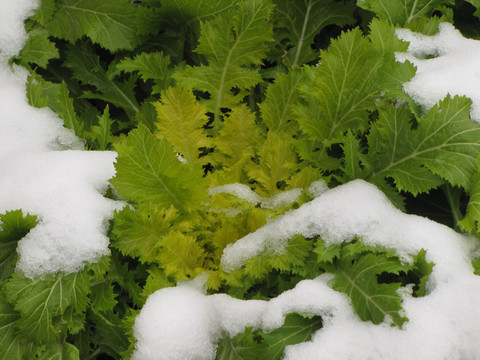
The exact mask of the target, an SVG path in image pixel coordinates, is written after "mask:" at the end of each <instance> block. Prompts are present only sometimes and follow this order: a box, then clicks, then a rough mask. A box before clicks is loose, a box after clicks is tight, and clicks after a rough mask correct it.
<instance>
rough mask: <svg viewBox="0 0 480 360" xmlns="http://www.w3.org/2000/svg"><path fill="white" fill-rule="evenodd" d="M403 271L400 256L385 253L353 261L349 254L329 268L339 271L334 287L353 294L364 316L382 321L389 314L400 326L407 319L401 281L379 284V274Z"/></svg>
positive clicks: (334, 271)
mask: <svg viewBox="0 0 480 360" xmlns="http://www.w3.org/2000/svg"><path fill="white" fill-rule="evenodd" d="M401 270H402V264H401V263H400V262H399V261H398V260H397V259H395V258H391V257H387V256H385V255H382V254H367V255H364V256H361V257H360V258H359V259H357V260H355V261H354V262H353V264H352V259H351V257H349V256H346V257H343V258H342V259H341V260H340V261H339V262H338V263H336V264H335V266H334V267H330V268H329V272H332V273H334V274H335V277H334V279H333V280H332V282H331V286H332V287H333V289H335V290H337V291H341V292H343V293H345V294H347V295H348V296H349V297H350V299H351V300H352V305H353V308H354V309H355V312H356V313H357V314H358V316H359V317H360V319H362V320H363V321H372V322H373V323H374V324H379V323H381V322H383V321H384V320H385V316H389V317H391V319H392V321H393V323H394V324H395V325H397V326H398V327H401V326H402V324H403V322H404V321H405V320H406V319H405V318H404V317H403V316H402V315H401V313H400V311H401V309H402V297H401V296H400V295H399V294H398V293H397V290H398V289H399V288H400V285H401V284H399V283H392V284H379V283H378V281H377V275H380V274H381V273H383V272H387V273H394V274H398V272H399V271H401Z"/></svg>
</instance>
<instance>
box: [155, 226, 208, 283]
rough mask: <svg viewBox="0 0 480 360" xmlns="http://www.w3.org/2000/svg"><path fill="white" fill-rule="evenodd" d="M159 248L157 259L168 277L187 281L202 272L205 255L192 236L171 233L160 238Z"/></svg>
mask: <svg viewBox="0 0 480 360" xmlns="http://www.w3.org/2000/svg"><path fill="white" fill-rule="evenodd" d="M160 246H161V251H160V253H159V254H158V257H157V259H158V262H159V263H160V264H161V265H162V267H163V268H164V270H165V274H167V275H168V276H170V275H171V276H174V277H175V279H176V280H177V281H178V280H187V279H188V278H190V277H192V278H193V276H194V275H197V274H199V273H200V272H202V271H203V269H202V266H203V263H204V261H205V256H206V254H205V251H204V250H203V249H202V248H201V247H200V245H199V244H198V243H197V242H196V239H195V238H194V237H193V236H189V235H185V234H182V233H180V232H171V233H169V234H167V235H165V236H163V237H162V239H161V240H160Z"/></svg>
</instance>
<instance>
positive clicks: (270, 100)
mask: <svg viewBox="0 0 480 360" xmlns="http://www.w3.org/2000/svg"><path fill="white" fill-rule="evenodd" d="M303 77H304V74H303V73H302V72H301V71H299V70H296V71H291V72H289V73H288V74H280V75H279V76H278V77H277V78H276V79H275V82H274V83H273V84H270V85H269V87H268V88H267V90H266V92H265V101H264V102H262V103H261V104H260V111H261V113H262V118H263V121H264V122H265V124H266V125H267V126H268V128H269V129H270V130H271V131H277V132H281V131H283V132H286V133H295V130H296V128H297V127H298V125H297V124H296V122H294V121H293V119H294V118H295V115H294V113H293V111H292V106H293V105H294V104H296V103H297V102H298V88H299V85H300V84H301V82H302V79H303Z"/></svg>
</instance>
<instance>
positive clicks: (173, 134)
mask: <svg viewBox="0 0 480 360" xmlns="http://www.w3.org/2000/svg"><path fill="white" fill-rule="evenodd" d="M154 105H155V108H156V110H157V114H158V122H157V123H156V126H157V129H158V130H157V132H156V135H158V136H159V137H160V138H162V137H164V138H166V139H167V140H168V142H169V143H170V144H171V145H172V146H173V148H174V149H175V151H177V152H178V153H180V154H181V155H182V156H183V158H184V159H185V160H187V162H188V163H195V162H198V163H202V162H205V161H204V160H205V158H199V153H200V150H199V149H200V148H202V147H208V146H209V145H210V140H209V139H208V138H207V135H206V134H205V133H204V131H203V128H204V126H205V125H206V123H207V121H208V118H207V115H206V112H207V110H206V108H205V106H203V105H200V104H199V103H198V102H197V100H196V99H195V95H193V94H192V92H191V91H186V90H183V89H181V88H179V87H171V88H168V89H167V90H165V91H164V92H163V93H162V99H161V102H156V103H155V104H154Z"/></svg>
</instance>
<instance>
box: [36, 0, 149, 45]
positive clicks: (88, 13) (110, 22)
mask: <svg viewBox="0 0 480 360" xmlns="http://www.w3.org/2000/svg"><path fill="white" fill-rule="evenodd" d="M55 10H56V11H52V8H51V7H50V8H48V11H47V9H45V8H43V9H42V13H41V16H37V19H38V20H39V21H40V23H41V24H42V25H44V26H45V27H46V28H47V29H48V30H49V31H50V32H51V33H52V34H53V35H54V36H56V37H58V38H60V39H65V40H68V41H70V42H71V43H75V41H77V40H78V39H80V38H81V37H82V36H84V35H86V36H88V37H89V38H90V39H91V40H92V41H93V42H95V43H98V44H100V45H101V46H102V47H104V48H105V49H108V50H111V51H117V50H120V49H128V50H133V49H134V48H135V47H136V46H137V45H139V44H140V43H141V41H142V39H141V38H140V37H139V36H137V34H136V27H135V23H134V21H135V11H134V8H133V7H132V6H131V5H130V2H129V1H128V0H116V1H113V2H112V1H102V2H98V1H96V0H58V1H57V2H56V7H55Z"/></svg>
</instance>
